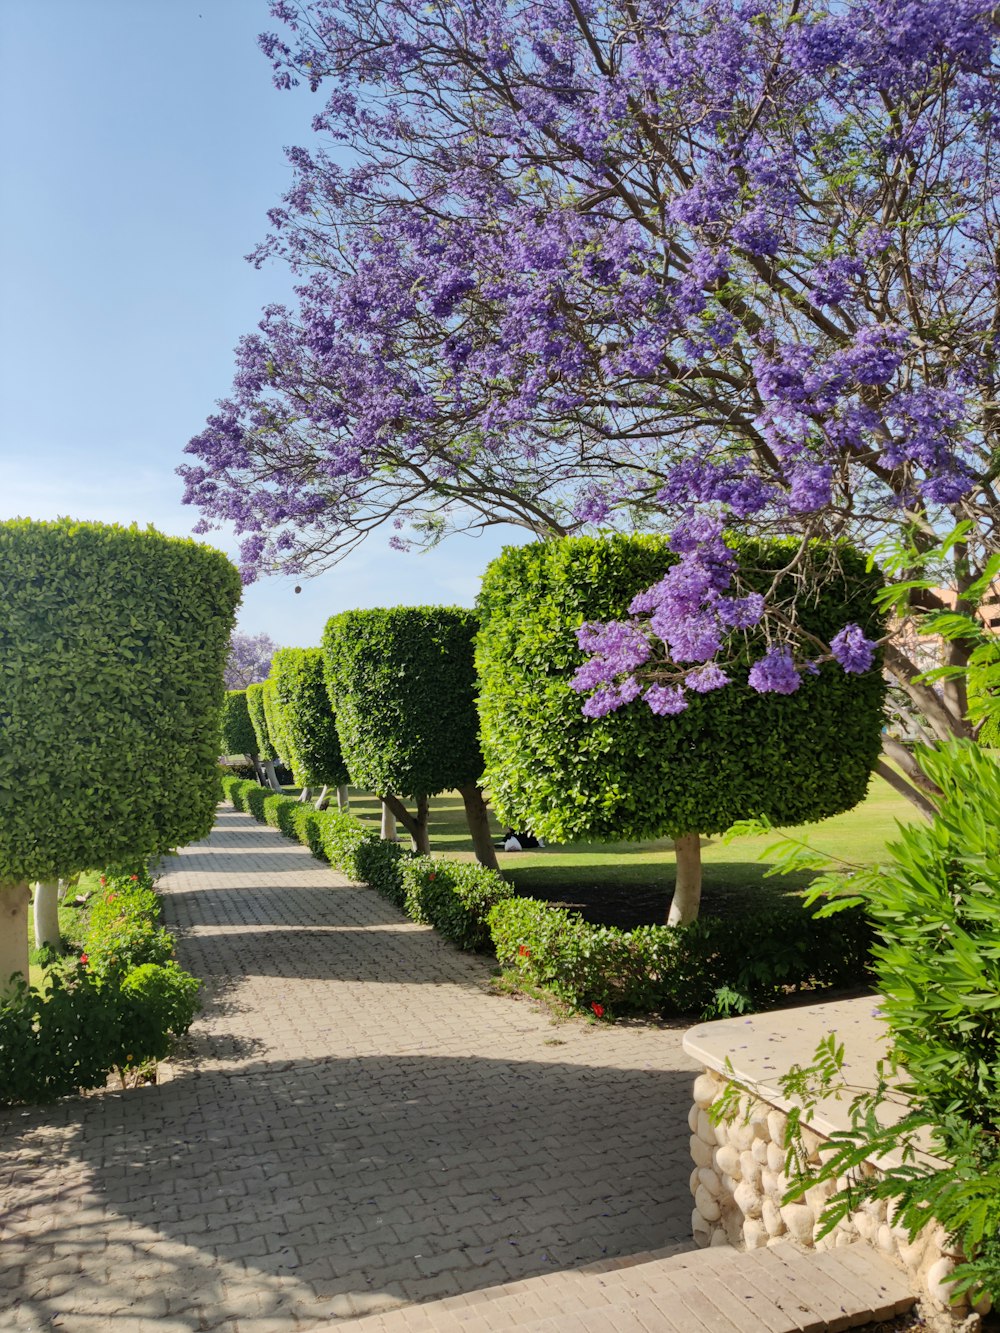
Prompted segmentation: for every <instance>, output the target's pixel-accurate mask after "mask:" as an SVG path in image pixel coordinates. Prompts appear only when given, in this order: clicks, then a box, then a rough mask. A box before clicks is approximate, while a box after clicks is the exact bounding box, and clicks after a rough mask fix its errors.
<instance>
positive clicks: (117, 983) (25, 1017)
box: [0, 867, 201, 1105]
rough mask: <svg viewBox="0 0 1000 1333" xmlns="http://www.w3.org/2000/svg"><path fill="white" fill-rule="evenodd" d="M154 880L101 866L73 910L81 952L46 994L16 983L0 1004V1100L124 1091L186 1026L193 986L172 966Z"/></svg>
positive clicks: (193, 1006) (55, 975)
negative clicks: (108, 1086)
mask: <svg viewBox="0 0 1000 1333" xmlns="http://www.w3.org/2000/svg"><path fill="white" fill-rule="evenodd" d="M152 883H153V881H152V877H151V876H150V875H149V873H148V871H147V870H146V869H145V868H143V867H139V868H137V869H135V870H119V871H115V870H109V871H107V872H106V873H105V874H104V875H102V876H101V879H100V887H99V888H98V889H97V890H96V891H95V893H94V894H93V895H92V896H91V899H90V901H89V903H88V904H87V905H86V908H85V909H84V911H83V912H82V913H81V914H80V918H79V925H80V930H79V933H78V938H77V939H76V940H74V941H73V944H74V946H75V947H76V949H78V950H79V952H78V953H77V954H75V955H74V956H73V957H72V958H67V959H65V960H63V961H60V962H56V963H55V964H54V965H53V966H52V967H51V969H50V970H49V973H48V978H47V988H46V989H44V990H37V989H35V988H34V987H33V986H29V985H28V984H27V983H26V982H25V981H23V980H22V981H20V982H19V983H18V984H17V986H16V988H15V989H14V991H13V993H12V994H10V995H9V996H8V997H6V998H5V999H4V1000H3V1002H2V1003H0V1104H4V1105H11V1104H14V1103H19V1102H43V1101H50V1100H52V1099H53V1098H55V1097H63V1096H67V1095H68V1094H71V1093H75V1092H78V1091H85V1090H87V1089H90V1088H98V1087H103V1085H104V1084H105V1083H106V1082H107V1079H108V1075H109V1074H110V1073H111V1072H112V1071H115V1070H117V1072H118V1074H119V1076H120V1078H121V1080H122V1083H123V1085H124V1084H125V1082H126V1079H127V1077H128V1076H129V1075H130V1074H135V1073H139V1072H142V1071H143V1069H144V1067H146V1068H148V1067H149V1066H151V1065H154V1064H155V1063H156V1062H157V1061H158V1060H162V1059H163V1058H164V1057H165V1056H166V1055H167V1054H168V1053H169V1051H170V1047H171V1045H172V1043H173V1040H174V1038H175V1037H179V1036H182V1035H183V1034H184V1033H185V1032H186V1031H187V1030H188V1028H189V1027H190V1026H191V1022H192V1020H193V1019H194V1015H195V1013H196V1011H197V1008H198V991H199V989H200V986H201V983H200V982H199V981H198V979H197V978H196V977H193V976H191V975H190V974H189V973H187V972H184V971H182V970H181V968H180V967H178V965H177V963H176V962H175V961H174V956H173V955H174V941H173V937H172V936H171V935H170V933H169V932H168V931H166V930H165V929H164V928H163V927H162V926H161V925H160V924H159V915H160V901H159V897H158V896H157V894H156V893H155V892H154V890H153V887H152Z"/></svg>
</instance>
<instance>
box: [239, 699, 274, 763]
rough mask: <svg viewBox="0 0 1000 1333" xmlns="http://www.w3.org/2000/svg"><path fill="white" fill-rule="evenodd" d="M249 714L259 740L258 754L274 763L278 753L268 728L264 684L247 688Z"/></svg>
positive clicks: (265, 760)
mask: <svg viewBox="0 0 1000 1333" xmlns="http://www.w3.org/2000/svg"><path fill="white" fill-rule="evenodd" d="M246 694H247V712H248V713H249V714H250V722H251V724H252V726H253V734H254V736H255V737H256V738H257V754H258V756H259V757H260V758H261V759H263V760H264V762H265V763H267V761H268V760H270V761H271V762H272V763H273V762H274V760H275V759H277V758H278V752H277V750H276V749H275V748H274V745H273V744H272V742H271V733H270V731H269V730H268V726H267V714H266V712H265V709H264V682H263V681H257V682H256V684H254V685H248V686H247V691H246Z"/></svg>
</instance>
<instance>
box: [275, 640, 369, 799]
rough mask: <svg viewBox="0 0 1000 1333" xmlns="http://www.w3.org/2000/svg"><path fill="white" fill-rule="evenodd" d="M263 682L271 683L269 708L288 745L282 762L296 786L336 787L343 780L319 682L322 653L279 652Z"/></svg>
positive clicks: (334, 730)
mask: <svg viewBox="0 0 1000 1333" xmlns="http://www.w3.org/2000/svg"><path fill="white" fill-rule="evenodd" d="M269 679H270V680H272V681H273V682H274V685H273V694H272V700H273V703H272V708H273V709H274V710H275V712H276V714H277V716H279V717H280V719H281V725H282V728H283V731H284V734H285V736H286V738H287V741H288V753H287V754H286V756H285V758H286V759H287V760H288V762H289V763H290V764H291V766H292V774H293V776H294V778H295V783H296V785H297V786H299V787H326V786H330V787H339V786H341V785H342V784H344V783H346V782H348V781H349V774H348V772H347V768H346V765H345V764H344V759H343V755H342V754H341V751H340V740H339V739H338V736H337V726H336V722H335V721H334V716H333V709H332V708H331V706H330V696H329V694H328V693H327V688H326V680H325V678H324V672H323V650H322V649H321V648H279V649H278V651H277V652H276V653H275V654H274V658H273V660H272V662H271V675H270V677H269ZM266 698H267V696H266V695H265V700H266Z"/></svg>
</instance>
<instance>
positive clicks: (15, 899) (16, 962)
mask: <svg viewBox="0 0 1000 1333" xmlns="http://www.w3.org/2000/svg"><path fill="white" fill-rule="evenodd" d="M30 897H31V890H30V889H29V888H28V884H27V881H26V880H20V881H17V882H15V883H11V881H10V880H4V881H0V995H4V994H6V993H7V992H8V991H10V990H12V989H13V987H12V986H11V980H12V978H13V976H14V974H15V973H20V974H21V975H22V976H23V977H24V979H25V981H27V979H28V899H29V898H30Z"/></svg>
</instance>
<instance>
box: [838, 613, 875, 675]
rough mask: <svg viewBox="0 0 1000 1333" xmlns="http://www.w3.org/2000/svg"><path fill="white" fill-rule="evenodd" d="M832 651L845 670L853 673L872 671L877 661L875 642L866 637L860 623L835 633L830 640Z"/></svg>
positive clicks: (846, 626)
mask: <svg viewBox="0 0 1000 1333" xmlns="http://www.w3.org/2000/svg"><path fill="white" fill-rule="evenodd" d="M830 651H831V652H832V653H833V655H834V657H835V658H836V660H837V661H838V662H839V663H840V665H841V666H842V667H843V668H844V670H845V671H849V672H851V673H852V674H853V675H861V674H862V673H863V672H865V671H870V670H871V667H872V663H873V662H874V661H875V644H874V643H873V642H872V640H871V639H866V638H865V636H864V634H863V633H862V632H861V627H860V626H859V625H855V624H853V623H851V624H848V625H845V626H844V628H843V629H842V630H840V631H839V632H838V633H837V634H835V635H834V637H833V638H832V639H831V640H830Z"/></svg>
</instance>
